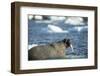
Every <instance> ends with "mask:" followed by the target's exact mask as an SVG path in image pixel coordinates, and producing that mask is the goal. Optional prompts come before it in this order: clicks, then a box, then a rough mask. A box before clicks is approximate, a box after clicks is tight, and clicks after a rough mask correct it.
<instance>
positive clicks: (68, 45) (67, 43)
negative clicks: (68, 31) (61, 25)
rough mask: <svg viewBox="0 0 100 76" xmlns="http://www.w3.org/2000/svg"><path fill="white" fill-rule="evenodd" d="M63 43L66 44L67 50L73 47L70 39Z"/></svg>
mask: <svg viewBox="0 0 100 76" xmlns="http://www.w3.org/2000/svg"><path fill="white" fill-rule="evenodd" d="M63 42H64V43H65V46H66V48H68V47H70V45H71V41H70V39H64V40H63Z"/></svg>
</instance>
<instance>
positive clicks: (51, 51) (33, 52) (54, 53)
mask: <svg viewBox="0 0 100 76" xmlns="http://www.w3.org/2000/svg"><path fill="white" fill-rule="evenodd" d="M68 47H70V40H69V39H63V40H61V41H58V42H54V43H50V44H47V45H39V46H35V47H33V48H31V49H30V50H28V60H45V59H59V58H65V54H66V52H65V49H66V48H68Z"/></svg>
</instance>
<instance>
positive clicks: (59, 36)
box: [28, 20, 88, 59]
mask: <svg viewBox="0 0 100 76" xmlns="http://www.w3.org/2000/svg"><path fill="white" fill-rule="evenodd" d="M54 23H55V26H57V27H60V28H61V29H63V30H67V31H68V33H63V32H61V33H48V32H47V31H48V29H47V25H48V24H49V23H45V22H40V23H38V22H36V21H33V20H29V22H28V45H32V44H38V45H41V44H48V43H52V42H57V41H60V40H63V39H64V38H66V39H70V40H71V44H72V45H73V49H74V52H72V49H71V48H68V49H66V51H67V52H66V56H67V58H68V59H79V58H87V57H88V43H87V42H88V29H87V28H84V27H86V26H87V25H84V26H83V25H82V26H81V25H80V26H74V25H69V24H64V23H63V21H62V22H54ZM75 27H82V28H84V29H82V30H80V31H78V30H77V29H74V28H75Z"/></svg>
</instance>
